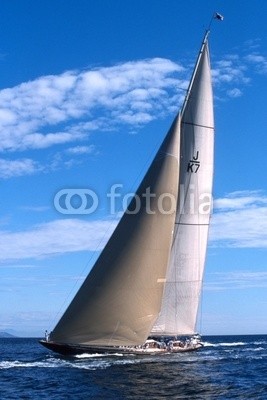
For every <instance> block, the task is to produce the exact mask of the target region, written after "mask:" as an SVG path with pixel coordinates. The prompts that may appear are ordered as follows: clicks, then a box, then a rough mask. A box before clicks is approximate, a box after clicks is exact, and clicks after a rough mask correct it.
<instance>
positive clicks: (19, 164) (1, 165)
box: [0, 158, 41, 179]
mask: <svg viewBox="0 0 267 400" xmlns="http://www.w3.org/2000/svg"><path fill="white" fill-rule="evenodd" d="M40 169H41V167H40V165H39V164H38V163H37V162H35V161H33V160H31V159H28V158H24V159H20V160H6V159H3V158H0V178H4V179H7V178H11V177H14V176H22V175H31V174H33V173H35V172H36V171H40Z"/></svg>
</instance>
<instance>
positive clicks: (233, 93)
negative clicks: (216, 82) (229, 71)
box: [227, 88, 242, 97]
mask: <svg viewBox="0 0 267 400" xmlns="http://www.w3.org/2000/svg"><path fill="white" fill-rule="evenodd" d="M227 94H228V96H229V97H240V96H242V92H241V90H240V89H238V88H234V89H231V90H228V91H227Z"/></svg>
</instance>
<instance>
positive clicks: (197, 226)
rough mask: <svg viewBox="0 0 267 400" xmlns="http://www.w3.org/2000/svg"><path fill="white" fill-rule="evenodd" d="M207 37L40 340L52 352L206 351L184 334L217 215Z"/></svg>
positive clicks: (193, 314)
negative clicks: (154, 148)
mask: <svg viewBox="0 0 267 400" xmlns="http://www.w3.org/2000/svg"><path fill="white" fill-rule="evenodd" d="M208 35H209V30H207V31H206V33H205V36H204V40H203V42H202V45H201V49H200V52H199V54H198V57H197V61H196V65H195V68H194V71H193V74H192V78H191V80H190V83H189V87H188V90H187V94H186V96H185V100H184V103H183V106H182V109H181V111H180V112H178V114H177V115H176V117H175V119H174V122H173V123H172V125H171V127H170V129H169V131H168V133H167V135H166V137H165V139H164V140H163V143H162V144H161V146H160V148H159V150H158V152H157V154H156V155H155V158H154V160H153V161H152V163H151V165H150V167H149V169H148V171H147V173H146V174H145V176H144V178H143V180H142V182H141V184H140V185H139V187H138V189H137V191H136V193H135V196H134V197H133V199H132V200H131V202H130V204H129V206H128V208H127V209H126V211H125V212H124V214H123V216H122V218H121V220H120V222H119V223H118V225H117V227H116V229H115V230H114V232H113V234H112V236H111V237H110V239H109V241H108V242H107V244H106V246H105V248H104V249H103V251H102V253H101V254H100V256H99V258H98V259H97V261H96V262H95V265H94V266H93V268H92V270H91V271H90V273H89V274H88V276H87V278H86V279H85V281H84V283H83V284H82V286H81V287H80V289H79V290H78V292H77V294H76V295H75V297H74V299H73V300H72V302H71V303H70V305H69V306H68V308H67V310H66V311H65V313H64V314H63V316H62V317H61V319H60V320H59V322H58V323H57V325H56V326H55V328H54V330H53V331H52V332H51V333H50V335H49V337H47V338H46V339H43V340H40V343H41V344H42V345H44V346H45V347H46V348H48V349H50V350H53V351H55V352H57V353H60V354H80V353H90V354H94V353H111V354H112V353H126V354H146V353H147V352H149V353H161V354H165V353H170V352H178V351H191V350H196V349H198V348H200V347H201V346H202V345H203V344H202V343H201V342H200V341H199V340H197V339H196V338H194V339H193V340H191V341H190V342H186V341H181V340H180V339H178V337H186V336H190V337H192V336H193V335H194V334H196V331H195V329H196V321H197V315H198V309H199V302H200V296H201V288H202V281H203V271H204V264H205V256H206V248H207V240H208V229H209V221H210V213H211V192H212V180H213V147H214V120H213V98H212V83H211V69H210V58H209V49H208ZM148 191H149V193H153V196H150V197H149V208H148V205H147V202H146V200H147V196H146V195H145V194H146V193H148ZM137 206H138V207H137Z"/></svg>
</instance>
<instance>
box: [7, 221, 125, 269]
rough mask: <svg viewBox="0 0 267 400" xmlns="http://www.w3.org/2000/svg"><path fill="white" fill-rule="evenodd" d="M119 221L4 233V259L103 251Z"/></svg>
mask: <svg viewBox="0 0 267 400" xmlns="http://www.w3.org/2000/svg"><path fill="white" fill-rule="evenodd" d="M116 223H117V221H114V220H113V221H111V220H102V221H101V220H100V221H93V222H88V221H81V220H78V219H62V220H55V221H52V222H48V223H44V224H40V225H37V226H34V227H33V228H32V229H30V230H27V231H22V232H8V231H0V260H1V261H3V260H18V259H19V260H21V259H27V258H40V257H46V256H50V255H56V254H63V253H68V252H76V251H85V250H87V251H99V250H101V249H102V248H103V246H104V245H105V243H106V241H107V240H108V237H109V236H110V235H111V233H112V231H113V229H114V227H115V225H116Z"/></svg>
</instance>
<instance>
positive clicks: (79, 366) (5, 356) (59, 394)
mask: <svg viewBox="0 0 267 400" xmlns="http://www.w3.org/2000/svg"><path fill="white" fill-rule="evenodd" d="M203 339H204V341H205V347H204V348H203V349H201V350H199V351H197V352H193V353H182V354H170V355H164V356H160V355H156V356H151V355H147V356H125V355H119V354H118V355H115V356H112V357H111V356H97V355H95V356H92V355H91V356H89V355H86V354H84V355H80V356H75V357H63V356H60V355H56V354H54V353H52V352H50V351H49V350H46V349H45V348H43V347H42V346H41V345H39V343H38V341H37V339H29V338H25V339H23V338H12V339H11V338H10V339H3V338H2V339H0V348H1V352H0V399H1V400H12V399H14V400H15V399H16V400H18V399H30V400H35V399H36V400H37V399H38V400H40V399H53V400H56V399H62V400H63V399H64V400H65V399H72V400H80V399H83V400H86V399H105V400H112V399H116V400H128V399H136V400H137V399H138V400H142V399H153V400H161V399H190V400H191V399H198V400H199V399H209V400H213V399H216V400H217V399H242V400H243V399H251V400H255V399H257V400H259V399H267V335H264V336H262V335H261V336H260V335H257V336H213V337H211V336H210V337H204V338H203Z"/></svg>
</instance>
